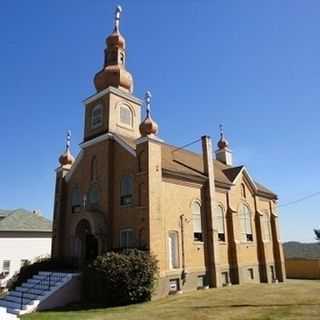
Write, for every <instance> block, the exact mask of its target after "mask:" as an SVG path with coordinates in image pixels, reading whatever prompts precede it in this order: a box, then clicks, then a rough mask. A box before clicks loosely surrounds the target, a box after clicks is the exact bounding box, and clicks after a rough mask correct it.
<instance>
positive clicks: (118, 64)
mask: <svg viewBox="0 0 320 320" xmlns="http://www.w3.org/2000/svg"><path fill="white" fill-rule="evenodd" d="M121 12H122V8H121V7H120V6H117V8H116V12H115V22H114V29H113V32H112V33H111V34H110V36H108V37H107V39H106V45H107V48H106V49H105V59H104V66H103V68H102V70H100V71H99V72H98V73H97V74H96V75H95V77H94V85H95V87H96V89H97V91H98V92H99V91H102V90H104V89H106V88H108V87H110V86H111V87H115V88H119V89H123V90H124V91H126V92H130V93H132V91H133V79H132V75H131V74H130V72H128V71H127V70H126V68H125V62H126V61H125V60H126V52H125V47H126V41H125V39H124V37H123V36H122V35H121V33H120V31H119V26H120V14H121Z"/></svg>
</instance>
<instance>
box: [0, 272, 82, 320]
mask: <svg viewBox="0 0 320 320" xmlns="http://www.w3.org/2000/svg"><path fill="white" fill-rule="evenodd" d="M74 275H76V274H73V273H62V272H39V273H38V274H37V275H34V276H33V277H32V278H31V279H29V280H27V281H26V282H24V283H23V284H22V285H21V286H20V287H17V288H16V289H15V290H13V291H10V292H9V293H8V294H7V295H6V296H5V297H4V298H2V299H0V319H1V320H13V319H17V316H19V315H22V314H25V313H30V312H32V311H35V310H37V309H38V307H39V306H40V305H41V303H44V304H46V302H47V301H48V300H50V296H52V295H55V293H56V292H57V291H58V290H60V289H61V288H63V287H64V286H66V284H67V283H68V282H70V280H71V279H72V278H73V276H74ZM47 304H48V303H47Z"/></svg>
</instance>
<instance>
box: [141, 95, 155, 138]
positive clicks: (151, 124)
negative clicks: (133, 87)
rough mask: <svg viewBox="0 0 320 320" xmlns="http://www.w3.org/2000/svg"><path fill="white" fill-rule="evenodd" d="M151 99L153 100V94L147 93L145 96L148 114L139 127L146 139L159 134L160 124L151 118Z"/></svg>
mask: <svg viewBox="0 0 320 320" xmlns="http://www.w3.org/2000/svg"><path fill="white" fill-rule="evenodd" d="M151 98H152V95H151V92H150V91H147V92H146V94H145V96H144V100H145V106H146V111H147V114H146V117H145V119H144V120H143V121H142V122H141V124H140V127H139V130H140V133H141V136H142V137H146V136H149V135H156V134H157V133H158V124H157V123H156V122H155V121H153V119H152V118H151V108H150V105H151Z"/></svg>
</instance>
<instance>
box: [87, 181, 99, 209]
mask: <svg viewBox="0 0 320 320" xmlns="http://www.w3.org/2000/svg"><path fill="white" fill-rule="evenodd" d="M88 201H89V205H90V206H97V205H98V204H99V201H100V194H99V190H98V188H97V186H95V185H93V186H91V187H90V190H89V193H88Z"/></svg>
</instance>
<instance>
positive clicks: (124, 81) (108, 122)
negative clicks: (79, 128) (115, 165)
mask: <svg viewBox="0 0 320 320" xmlns="http://www.w3.org/2000/svg"><path fill="white" fill-rule="evenodd" d="M121 13H122V8H121V7H120V6H117V7H116V11H115V19H114V27H113V31H112V33H111V34H110V35H109V36H108V37H107V38H106V41H105V42H106V48H105V50H104V64H103V67H102V69H101V70H100V71H98V72H97V73H96V75H95V77H94V85H95V88H96V91H97V93H96V94H94V95H93V96H91V97H89V98H88V99H86V100H85V102H84V103H85V108H86V114H85V130H84V140H85V141H87V140H90V139H92V138H95V137H97V136H99V135H101V134H104V133H107V132H110V133H116V134H119V135H123V136H127V137H131V138H134V139H136V138H138V137H139V124H140V121H141V115H140V113H141V105H142V101H141V100H140V99H138V98H136V97H134V96H133V78H132V75H131V74H130V72H129V71H127V69H126V41H125V38H124V37H123V36H122V34H121V33H120V16H121Z"/></svg>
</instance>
